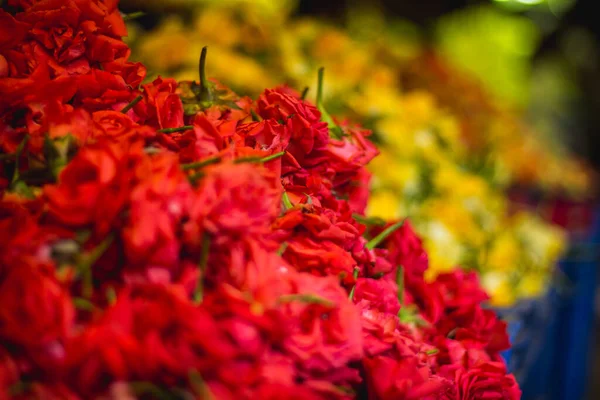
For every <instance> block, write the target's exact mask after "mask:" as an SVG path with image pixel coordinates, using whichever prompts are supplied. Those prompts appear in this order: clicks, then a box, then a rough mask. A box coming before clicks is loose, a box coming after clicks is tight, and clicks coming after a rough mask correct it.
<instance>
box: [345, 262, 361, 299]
mask: <svg viewBox="0 0 600 400" xmlns="http://www.w3.org/2000/svg"><path fill="white" fill-rule="evenodd" d="M359 272H360V270H359V269H358V268H356V267H355V268H354V271H353V272H352V276H353V277H354V280H356V279H358V273H359ZM355 290H356V284H354V286H352V290H350V294H349V295H348V298H349V299H350V301H353V300H354V291H355Z"/></svg>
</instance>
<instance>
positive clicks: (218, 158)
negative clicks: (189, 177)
mask: <svg viewBox="0 0 600 400" xmlns="http://www.w3.org/2000/svg"><path fill="white" fill-rule="evenodd" d="M220 161H221V156H215V157H211V158H207V159H205V160H202V161H196V162H193V163H189V164H181V169H182V170H184V171H189V170H190V169H198V168H202V167H206V166H207V165H212V164H217V163H218V162H220Z"/></svg>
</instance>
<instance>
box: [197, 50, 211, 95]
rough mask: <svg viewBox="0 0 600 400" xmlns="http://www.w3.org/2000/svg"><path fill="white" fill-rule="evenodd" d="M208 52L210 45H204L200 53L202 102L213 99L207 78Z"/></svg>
mask: <svg viewBox="0 0 600 400" xmlns="http://www.w3.org/2000/svg"><path fill="white" fill-rule="evenodd" d="M207 52H208V47H206V46H204V47H203V48H202V52H201V53H200V65H199V69H200V70H199V75H200V94H199V100H200V101H201V102H210V101H212V95H211V93H210V89H209V88H208V80H207V79H206V53H207Z"/></svg>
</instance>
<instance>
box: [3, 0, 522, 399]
mask: <svg viewBox="0 0 600 400" xmlns="http://www.w3.org/2000/svg"><path fill="white" fill-rule="evenodd" d="M5 9H6V10H4V11H3V10H0V149H1V154H0V158H1V160H0V161H1V164H0V196H1V201H0V305H1V306H0V398H1V399H4V398H43V399H90V398H115V399H130V398H135V397H139V398H159V399H187V398H215V399H238V398H242V399H245V398H248V399H250V398H260V399H283V398H285V399H331V398H339V399H346V398H356V397H359V398H370V399H480V398H489V399H517V398H519V396H520V391H519V389H518V386H517V384H516V383H515V380H514V378H513V377H512V375H508V374H507V371H506V367H505V364H504V362H503V361H502V359H501V357H500V355H499V352H500V351H502V350H504V349H506V348H508V346H509V343H508V338H507V335H506V329H505V328H506V326H505V324H504V323H503V322H501V321H499V320H498V319H497V317H496V315H495V314H494V313H493V312H492V311H489V310H485V309H483V308H482V307H481V303H482V301H484V300H485V299H486V294H485V293H484V292H483V291H482V290H481V288H480V287H479V284H478V282H477V278H476V276H475V275H473V274H468V273H464V272H460V271H456V272H454V273H452V274H446V275H442V276H440V277H439V278H438V279H437V280H436V281H435V282H432V283H428V282H426V281H425V280H424V279H423V273H424V271H425V270H426V268H427V255H426V254H425V252H424V251H423V248H422V247H421V242H420V240H419V239H418V238H417V237H416V236H415V234H414V232H413V231H412V229H411V227H410V224H409V223H408V222H403V221H400V222H395V223H388V224H386V223H385V222H381V221H377V220H375V221H374V220H369V219H365V218H364V217H362V216H361V215H363V211H364V208H365V204H366V199H367V196H368V190H367V186H368V180H369V174H368V172H367V171H366V170H365V165H366V164H367V163H368V162H369V161H370V160H371V159H372V158H373V157H374V156H376V154H377V150H376V149H375V147H374V146H373V145H372V144H371V143H370V142H369V141H367V139H366V138H365V137H366V136H367V135H368V132H367V131H364V130H361V129H360V128H358V127H354V126H351V125H349V124H347V123H340V124H337V123H336V122H335V121H334V120H333V119H332V118H331V117H330V116H329V115H328V114H327V113H326V112H325V110H323V108H322V105H321V102H320V95H318V96H317V99H318V100H317V106H318V107H315V106H314V105H312V104H311V103H309V102H308V101H306V100H304V96H301V95H300V94H298V93H296V92H295V91H293V90H291V89H289V88H277V89H274V90H266V91H265V92H264V93H263V94H262V95H261V96H260V98H259V99H258V100H257V101H252V100H251V99H249V98H240V97H238V96H236V95H235V94H234V93H232V92H231V91H229V90H228V89H227V88H224V87H222V86H221V85H219V84H218V83H213V82H208V81H207V80H206V78H205V77H204V63H205V55H206V53H205V52H203V54H202V59H201V79H200V81H199V83H197V82H187V83H185V82H184V83H181V84H179V85H178V84H177V83H176V82H175V81H173V80H170V79H157V80H155V81H154V82H152V83H150V84H146V85H141V83H142V81H143V78H144V76H145V69H144V67H143V66H142V65H140V64H139V63H132V62H130V61H128V56H129V49H128V48H127V46H126V45H125V44H124V43H123V42H122V41H121V37H122V36H123V35H125V34H126V31H125V26H124V23H123V19H122V16H121V14H120V13H119V12H118V10H117V1H116V0H39V1H36V0H12V1H11V0H9V1H8V5H7V6H6V7H5ZM140 85H141V86H140ZM320 88H321V83H320V84H319V92H320Z"/></svg>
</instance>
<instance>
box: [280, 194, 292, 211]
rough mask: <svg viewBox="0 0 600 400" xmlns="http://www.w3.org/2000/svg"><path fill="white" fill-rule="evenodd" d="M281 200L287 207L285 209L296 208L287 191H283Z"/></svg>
mask: <svg viewBox="0 0 600 400" xmlns="http://www.w3.org/2000/svg"><path fill="white" fill-rule="evenodd" d="M281 200H282V201H283V206H284V207H285V211H287V210H289V209H292V208H294V204H293V203H292V201H291V200H290V196H288V194H287V192H283V195H282V196H281Z"/></svg>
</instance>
